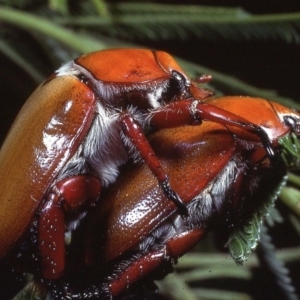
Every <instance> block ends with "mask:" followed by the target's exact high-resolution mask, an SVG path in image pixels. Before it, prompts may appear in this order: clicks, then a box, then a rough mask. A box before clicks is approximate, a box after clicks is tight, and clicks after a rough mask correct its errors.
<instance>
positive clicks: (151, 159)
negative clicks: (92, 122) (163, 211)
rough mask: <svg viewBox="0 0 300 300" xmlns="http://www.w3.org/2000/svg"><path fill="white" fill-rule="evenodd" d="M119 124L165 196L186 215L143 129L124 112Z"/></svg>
mask: <svg viewBox="0 0 300 300" xmlns="http://www.w3.org/2000/svg"><path fill="white" fill-rule="evenodd" d="M120 122H121V126H122V130H123V133H124V134H125V136H126V137H128V138H129V139H130V141H131V143H132V144H133V145H134V146H135V147H136V149H137V150H138V151H139V153H140V155H141V157H142V158H143V160H144V161H145V163H146V164H147V166H148V167H149V168H150V170H151V171H152V173H153V174H154V176H155V177H156V178H157V179H158V182H159V184H160V186H161V187H162V189H163V191H164V193H165V195H166V196H167V197H168V198H169V199H171V200H172V201H173V202H174V204H175V205H176V206H177V208H178V210H179V212H180V213H181V214H182V215H188V211H187V208H186V205H185V204H184V202H183V201H182V200H181V199H180V197H179V196H178V195H177V194H176V193H175V192H174V191H173V190H172V188H171V186H170V183H169V179H168V176H167V174H166V172H165V171H164V169H163V167H162V165H161V163H160V161H159V160H158V158H157V157H156V155H155V153H154V151H153V149H152V147H151V146H150V144H149V142H148V140H147V138H146V137H145V135H144V132H143V129H142V128H141V126H140V125H139V123H138V122H136V121H135V120H134V119H133V118H132V116H131V115H129V114H128V113H126V112H124V113H122V114H121V115H120Z"/></svg>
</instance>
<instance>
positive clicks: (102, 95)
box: [56, 61, 176, 112]
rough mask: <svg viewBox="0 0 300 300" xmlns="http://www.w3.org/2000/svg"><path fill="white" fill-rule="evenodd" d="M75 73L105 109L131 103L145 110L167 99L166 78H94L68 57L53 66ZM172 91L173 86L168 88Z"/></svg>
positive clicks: (168, 83)
mask: <svg viewBox="0 0 300 300" xmlns="http://www.w3.org/2000/svg"><path fill="white" fill-rule="evenodd" d="M67 75H69V76H75V77H76V78H78V79H79V80H80V81H82V82H84V83H85V84H86V85H88V86H89V87H90V88H91V89H92V90H93V91H94V93H95V95H96V97H97V101H99V102H100V103H101V104H102V105H103V106H104V107H107V108H109V109H114V108H115V109H116V110H120V109H127V108H128V107H130V106H132V107H135V108H137V109H140V110H141V111H143V112H145V111H148V110H151V109H155V108H159V107H161V106H162V105H163V104H164V102H165V101H166V102H170V100H173V99H174V98H175V96H176V88H175V91H174V92H173V93H174V97H172V95H170V78H169V77H166V78H157V79H155V80H153V81H148V82H137V83H134V82H132V83H122V82H105V81H101V80H98V79H96V78H94V76H93V74H91V73H90V72H89V71H88V70H86V69H85V68H83V67H82V66H80V65H77V64H76V63H75V62H74V61H71V62H69V63H67V64H65V65H64V66H62V67H61V68H60V69H58V70H57V72H56V76H67ZM171 90H172V91H173V90H174V89H173V88H171Z"/></svg>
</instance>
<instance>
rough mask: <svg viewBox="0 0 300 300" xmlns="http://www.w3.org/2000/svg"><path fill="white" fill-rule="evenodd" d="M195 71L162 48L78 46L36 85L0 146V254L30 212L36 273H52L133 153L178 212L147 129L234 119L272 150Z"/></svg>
mask: <svg viewBox="0 0 300 300" xmlns="http://www.w3.org/2000/svg"><path fill="white" fill-rule="evenodd" d="M196 81H197V80H196ZM196 81H192V80H190V79H189V78H188V77H187V75H186V74H185V73H184V71H183V70H182V69H181V68H180V67H179V66H178V65H177V63H176V62H175V61H174V59H173V58H172V57H171V56H170V55H169V54H167V53H165V52H161V51H150V50H141V49H113V50H104V51H98V52H93V53H89V54H86V55H83V56H81V57H79V58H77V59H75V60H74V61H71V62H69V63H67V64H65V65H64V66H62V67H61V68H59V69H58V70H57V71H56V72H55V73H54V74H53V75H52V76H51V77H50V78H49V79H48V80H46V81H45V82H44V83H43V84H42V85H40V86H39V87H38V88H37V89H36V91H35V92H34V93H33V94H32V95H31V96H30V98H29V99H28V100H27V102H26V103H25V104H24V106H23V108H22V109H21V111H20V113H19V114H18V116H17V118H16V120H15V122H14V124H13V125H12V127H11V129H10V131H9V134H8V136H7V137H6V140H5V141H4V144H3V145H2V149H1V152H0V179H1V196H0V219H1V227H0V258H3V257H5V256H6V255H7V254H8V253H9V251H10V249H12V247H13V246H14V245H15V244H16V242H17V241H19V240H20V239H21V238H22V237H23V235H24V233H25V231H26V229H27V228H29V226H30V223H31V221H32V220H33V217H34V216H35V215H36V214H38V215H39V218H38V222H37V223H38V226H37V230H38V244H39V252H40V260H41V265H42V276H43V278H45V279H49V280H54V279H57V278H59V277H60V276H61V275H62V274H63V272H64V268H65V244H64V234H65V232H66V231H69V230H71V229H73V228H75V227H76V226H77V224H78V221H79V220H80V219H81V218H82V217H83V216H84V215H85V214H86V212H87V210H88V208H89V207H90V206H93V205H94V204H95V202H96V200H97V199H98V197H99V195H100V192H101V190H102V189H103V187H107V186H108V185H110V184H111V183H113V182H114V181H115V180H116V178H117V175H118V168H119V166H120V165H122V164H124V163H125V162H126V161H127V160H128V158H129V157H132V156H134V157H136V158H137V160H138V159H143V160H144V161H145V163H146V165H147V166H148V167H149V169H150V170H151V171H152V173H153V174H154V176H155V178H156V179H157V180H158V183H159V185H160V187H161V188H162V190H163V191H164V193H165V194H166V196H167V198H168V199H170V200H172V201H173V202H174V203H175V205H176V207H177V208H178V209H179V211H180V213H181V214H182V215H185V214H187V209H186V206H185V205H184V203H183V202H182V200H181V199H180V197H179V196H178V195H177V194H176V193H175V192H174V191H173V190H172V188H171V186H170V184H169V180H168V176H167V173H166V172H165V170H164V168H163V167H162V166H161V164H160V162H159V160H158V159H157V157H156V155H155V153H154V151H153V150H152V148H151V146H150V145H149V143H148V141H147V138H146V137H145V133H146V132H147V131H148V130H149V129H157V128H169V127H178V126H181V125H187V124H193V125H197V124H200V123H201V121H202V120H210V121H213V122H219V123H222V124H225V125H233V126H236V127H237V128H244V129H245V130H247V131H249V132H252V133H254V134H255V135H257V136H258V137H259V138H260V139H261V141H262V142H263V144H264V147H265V149H267V151H268V153H269V157H270V159H273V158H274V157H275V155H274V152H273V149H272V147H271V145H270V142H269V139H268V136H267V134H266V133H265V132H264V130H262V129H261V127H259V126H257V125H255V124H253V123H251V122H249V121H246V120H245V119H244V118H242V117H240V116H238V115H234V114H232V113H229V112H226V111H225V110H223V109H221V108H218V107H215V106H213V105H211V104H206V103H203V102H201V99H203V98H206V97H209V96H211V95H212V93H211V92H210V91H207V90H204V89H202V88H200V87H199V86H198V85H197V82H196ZM200 81H201V80H200Z"/></svg>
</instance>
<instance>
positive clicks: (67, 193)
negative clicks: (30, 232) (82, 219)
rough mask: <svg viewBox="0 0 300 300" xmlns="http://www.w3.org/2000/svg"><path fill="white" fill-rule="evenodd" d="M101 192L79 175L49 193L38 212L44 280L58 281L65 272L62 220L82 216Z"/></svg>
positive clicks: (96, 182)
mask: <svg viewBox="0 0 300 300" xmlns="http://www.w3.org/2000/svg"><path fill="white" fill-rule="evenodd" d="M100 191H101V185H100V182H99V180H98V179H97V178H95V177H91V176H87V175H78V176H74V177H71V178H66V179H64V180H62V181H60V182H58V183H57V184H56V185H55V186H54V187H53V188H52V189H51V190H50V192H49V193H48V195H47V198H46V202H45V205H44V206H43V207H42V209H41V211H40V218H39V224H38V239H39V249H40V255H41V261H42V274H43V278H44V279H49V280H52V279H57V278H59V277H60V276H61V275H62V273H63V272H64V268H65V241H64V234H65V229H66V227H65V219H66V218H65V216H66V214H78V213H80V212H84V211H85V209H87V208H88V207H89V206H92V205H94V203H95V202H96V200H97V199H98V197H99V195H100Z"/></svg>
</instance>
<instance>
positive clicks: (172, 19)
mask: <svg viewBox="0 0 300 300" xmlns="http://www.w3.org/2000/svg"><path fill="white" fill-rule="evenodd" d="M299 45H300V2H299V1H292V0H286V1H266V0H262V1H242V0H241V1H188V0H185V1H147V2H145V1H130V2H129V1H99V0H71V1H66V0H49V1H46V0H45V1H42V0H7V1H5V0H0V94H1V109H0V128H1V130H0V142H2V141H3V139H4V137H5V135H6V133H7V131H8V129H9V126H10V125H11V123H12V121H13V119H14V118H15V116H16V114H17V112H18V111H19V109H20V108H21V106H22V104H23V103H24V102H25V101H26V99H27V98H28V96H29V95H30V94H31V93H32V91H33V90H34V89H35V87H36V86H37V85H38V84H39V83H41V82H42V81H43V80H44V79H45V78H47V77H48V76H49V75H51V73H52V72H53V71H54V70H55V69H57V68H58V67H59V66H60V65H61V64H62V63H64V62H67V61H69V60H71V59H73V58H74V57H77V56H79V55H80V54H82V53H85V52H90V51H94V50H98V49H105V48H112V47H129V46H132V47H140V48H151V49H160V50H165V51H167V52H169V53H171V54H172V55H173V56H175V57H176V58H177V59H179V61H180V64H181V65H182V67H183V69H185V70H187V72H188V74H190V75H191V77H196V76H200V75H202V74H211V75H212V76H213V80H212V82H211V83H210V88H212V89H214V90H215V91H216V93H217V94H219V95H222V94H225V95H250V96H259V97H263V98H267V99H270V100H274V101H278V102H280V103H283V104H285V105H286V106H288V107H292V108H295V109H297V108H298V109H299V107H300V102H299V101H300V93H299V84H300V79H299V71H300V64H299V59H300V51H299V50H300V49H299ZM41 113H42V112H41ZM296 175H297V174H296ZM299 182H300V180H298V177H296V179H295V180H294V181H293V183H291V182H289V186H292V187H293V192H294V194H293V197H292V199H291V197H289V193H288V191H287V194H286V195H285V196H283V197H282V198H281V201H278V202H277V203H278V204H277V206H276V208H277V209H278V211H279V214H280V217H277V220H281V221H280V222H275V224H274V225H273V226H272V227H271V228H269V232H270V234H271V237H272V240H273V242H274V244H275V247H276V249H277V253H278V254H279V257H280V259H282V260H283V261H285V262H286V266H287V268H288V270H289V272H290V276H291V280H292V281H291V285H293V286H294V287H295V289H296V292H295V293H294V292H292V291H291V292H290V296H282V295H281V294H279V293H278V291H277V290H276V284H275V283H274V282H273V281H272V280H270V281H269V280H268V279H269V276H267V275H266V273H264V268H262V267H261V266H260V265H259V263H258V262H257V260H256V257H255V254H254V255H252V256H251V258H250V259H249V262H248V263H246V264H245V266H243V267H237V266H236V265H235V264H234V262H233V261H232V260H231V258H230V257H228V254H227V253H226V249H225V248H224V247H223V245H218V244H219V243H218V241H217V240H216V237H215V236H214V235H210V236H208V238H207V239H206V241H204V242H203V243H201V245H199V247H198V248H199V249H198V250H197V252H195V253H193V254H190V255H188V256H187V258H183V259H182V261H181V262H180V264H179V267H178V270H177V271H176V273H175V274H174V275H170V276H168V278H167V279H166V280H165V281H163V282H161V283H159V285H160V289H161V292H162V294H161V295H162V296H158V297H164V298H165V299H221V300H222V299H233V300H234V299H275V300H276V299H284V298H282V297H287V298H286V299H299V298H297V296H296V295H295V294H296V293H298V295H300V263H299V262H300V248H299V247H300V221H299V217H300V205H299V203H300V196H299V192H298V189H299ZM199 251H200V252H199ZM195 261H197V263H195ZM208 262H209V264H208ZM191 266H193V267H191ZM197 272H198V273H197ZM197 274H198V275H197ZM196 275H197V276H198V277H197V276H196ZM286 279H287V281H289V280H288V277H286ZM274 285H275V287H274ZM176 286H177V287H180V290H181V291H182V290H184V292H183V293H184V294H183V295H184V296H183V295H182V294H180V293H179V292H173V293H172V292H171V290H173V289H174V290H175V287H176ZM224 291H226V292H224ZM183 297H184V298H183ZM226 297H227V298H226ZM288 297H291V298H288Z"/></svg>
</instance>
